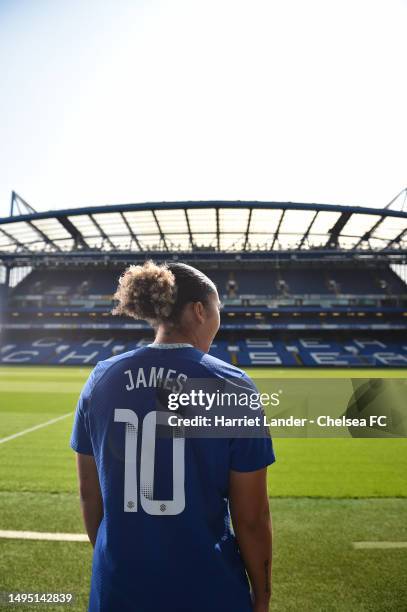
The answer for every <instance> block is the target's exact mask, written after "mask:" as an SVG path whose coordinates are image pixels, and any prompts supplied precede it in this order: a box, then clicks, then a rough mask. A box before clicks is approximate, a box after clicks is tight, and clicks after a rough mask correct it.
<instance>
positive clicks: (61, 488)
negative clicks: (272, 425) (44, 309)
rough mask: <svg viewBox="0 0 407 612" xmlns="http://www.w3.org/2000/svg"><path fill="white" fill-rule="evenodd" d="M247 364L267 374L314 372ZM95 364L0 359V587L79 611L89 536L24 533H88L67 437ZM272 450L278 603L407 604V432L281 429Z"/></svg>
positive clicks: (349, 608)
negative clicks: (297, 432)
mask: <svg viewBox="0 0 407 612" xmlns="http://www.w3.org/2000/svg"><path fill="white" fill-rule="evenodd" d="M247 371H248V373H249V375H256V376H257V377H259V376H261V377H262V378H266V377H273V376H276V375H277V372H278V376H279V377H284V376H287V377H290V376H297V377H298V376H309V375H310V374H309V371H307V370H301V372H299V371H298V370H297V371H295V372H294V371H292V370H291V371H289V370H285V371H283V370H278V371H277V370H276V369H273V370H271V369H269V370H267V369H265V368H262V369H261V371H260V370H259V369H256V370H255V371H254V370H247ZM89 372H90V368H84V367H34V366H33V367H1V368H0V414H1V420H0V466H1V467H0V592H3V593H4V592H8V591H13V592H25V593H30V592H31V593H32V592H34V591H40V592H46V593H73V594H74V597H75V602H74V603H73V604H72V605H70V606H69V608H68V609H69V610H75V611H76V610H78V611H84V610H86V605H87V596H88V590H89V580H90V567H91V546H90V544H89V543H87V542H83V541H66V540H64V539H62V537H61V538H60V539H56V540H46V539H40V540H36V539H27V534H23V533H21V532H36V533H37V532H40V533H44V532H45V533H51V534H80V533H82V534H83V533H84V529H83V525H82V521H81V516H80V509H79V500H78V493H77V484H76V471H75V457H74V453H73V451H71V449H70V447H69V437H70V432H71V428H72V420H73V411H74V409H75V405H76V401H77V398H78V395H79V392H80V390H81V388H82V386H83V384H84V382H85V380H86V378H87V376H88V374H89ZM312 376H313V377H315V376H320V377H324V376H325V377H350V376H353V377H358V376H363V377H364V378H368V377H395V378H396V377H405V371H401V370H394V371H391V370H386V371H383V370H377V369H375V370H371V371H368V372H367V371H366V370H364V371H359V372H358V371H352V372H350V371H349V370H348V369H347V370H339V369H338V370H335V371H332V370H330V371H326V370H312ZM274 448H275V453H276V459H277V460H276V463H275V464H274V465H272V466H271V467H270V468H269V480H268V486H269V495H270V505H271V510H272V516H273V526H274V560H273V602H272V608H271V609H272V610H273V611H278V612H280V611H281V612H286V611H291V610H293V611H294V610H295V611H297V610H298V609H299V610H304V611H310V612H311V611H313V612H314V611H320V610H321V611H324V612H325V611H326V612H328V611H341V612H345V611H346V612H359V611H360V612H362V611H383V612H384V611H388V610H396V611H398V612H399V611H402V610H407V579H406V576H407V439H406V438H403V439H397V438H389V439H388V438H383V439H378V438H376V439H366V438H360V439H356V438H330V439H314V438H302V439H295V438H291V439H289V438H275V439H274ZM12 531H14V532H16V533H15V534H11V533H10V532H12ZM6 536H7V537H6ZM34 537H37V536H34ZM56 537H57V538H59V536H56ZM355 543H356V544H355ZM0 607H1V605H0ZM8 607H10V606H8ZM22 609H23V610H40V609H47V610H63V609H64V606H62V605H59V606H53V605H52V604H44V605H40V604H36V605H35V606H34V605H33V606H30V605H29V604H26V605H24V606H22ZM135 612H137V606H136V607H135ZM141 612H142V611H141ZM157 612H158V611H157ZM163 612H165V611H163ZM191 612H193V611H192V610H191ZM214 612H217V611H214ZM219 612H220V611H219ZM225 612H229V611H225Z"/></svg>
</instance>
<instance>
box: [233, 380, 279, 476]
mask: <svg viewBox="0 0 407 612" xmlns="http://www.w3.org/2000/svg"><path fill="white" fill-rule="evenodd" d="M243 380H244V383H245V384H246V385H247V389H248V390H250V392H252V393H253V392H256V393H257V389H256V387H255V385H254V384H253V382H252V381H251V380H250V379H249V378H248V377H247V376H245V377H244V379H243ZM260 413H261V418H263V415H264V412H263V410H262V409H260ZM246 434H247V435H245V436H244V437H238V438H232V439H231V440H230V459H229V466H230V469H231V470H235V471H237V472H254V471H255V470H261V469H262V468H265V467H267V466H268V465H271V464H272V463H274V462H275V460H276V457H275V454H274V449H273V442H272V439H271V436H270V432H269V429H268V428H267V427H264V428H263V429H262V431H261V435H259V431H258V429H257V428H256V432H253V434H252V435H251V432H250V430H249V432H247V430H246Z"/></svg>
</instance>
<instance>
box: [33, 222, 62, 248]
mask: <svg viewBox="0 0 407 612" xmlns="http://www.w3.org/2000/svg"><path fill="white" fill-rule="evenodd" d="M27 223H28V225H29V226H30V227H31V229H33V230H34V232H36V233H37V234H38V236H39V237H40V238H42V239H43V240H44V242H46V243H47V244H49V245H50V246H52V247H54V249H55V250H56V251H61V250H62V249H61V247H60V246H58V245H57V244H55V242H54V241H53V240H51V238H50V237H49V236H47V234H44V232H42V231H41V230H40V229H39V228H38V227H36V226H35V225H34V223H33V222H32V221H27Z"/></svg>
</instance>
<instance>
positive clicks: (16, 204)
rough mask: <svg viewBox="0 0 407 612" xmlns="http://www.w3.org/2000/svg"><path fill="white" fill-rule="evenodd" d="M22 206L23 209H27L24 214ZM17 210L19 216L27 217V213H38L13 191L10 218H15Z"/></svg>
mask: <svg viewBox="0 0 407 612" xmlns="http://www.w3.org/2000/svg"><path fill="white" fill-rule="evenodd" d="M20 206H21V208H22V209H25V210H23V212H21V210H20ZM15 208H16V209H17V211H18V213H17V214H18V215H25V214H27V212H28V213H29V214H31V213H35V212H37V211H36V210H35V208H33V207H32V206H31V205H30V204H28V202H26V201H25V200H23V198H22V197H21V196H19V195H18V193H16V192H15V191H12V192H11V203H10V217H13V216H14V209H15Z"/></svg>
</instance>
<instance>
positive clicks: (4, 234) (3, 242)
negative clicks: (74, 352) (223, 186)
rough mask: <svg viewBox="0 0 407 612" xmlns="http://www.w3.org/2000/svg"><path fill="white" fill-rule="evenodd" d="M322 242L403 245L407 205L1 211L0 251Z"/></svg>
mask: <svg viewBox="0 0 407 612" xmlns="http://www.w3.org/2000/svg"><path fill="white" fill-rule="evenodd" d="M13 197H16V198H19V196H17V194H13ZM19 199H20V201H21V202H22V203H23V204H26V203H25V202H24V201H23V200H22V199H21V198H19ZM27 211H28V212H27ZM324 248H326V249H335V250H338V251H347V252H349V251H352V250H363V251H368V252H382V253H383V252H386V251H388V250H392V251H399V252H403V251H404V252H406V250H407V213H406V212H399V211H395V210H389V209H388V208H383V209H377V208H367V207H361V206H341V205H334V204H300V203H293V202H255V201H253V202H251V201H247V202H244V201H236V202H229V201H226V202H223V201H210V202H176V203H174V202H171V203H167V202H159V203H144V204H121V205H104V206H92V207H84V208H72V209H65V210H54V211H46V212H35V211H33V209H32V208H31V207H29V206H28V205H26V206H25V208H24V211H23V213H22V214H18V215H13V216H10V217H3V218H0V256H1V255H2V254H4V255H6V254H7V255H9V256H10V255H12V254H14V255H23V254H33V253H35V254H40V253H60V254H63V253H67V254H68V253H74V252H82V253H84V254H85V253H89V252H93V253H94V252H98V253H100V252H110V253H114V252H119V253H121V252H129V251H130V252H132V253H134V252H139V253H142V252H146V253H148V252H157V251H158V252H164V253H165V252H188V251H189V252H192V251H201V250H202V251H214V252H223V253H226V252H242V251H263V252H264V251H272V252H273V251H279V250H280V251H282V250H284V251H285V250H294V251H305V250H309V249H324Z"/></svg>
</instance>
